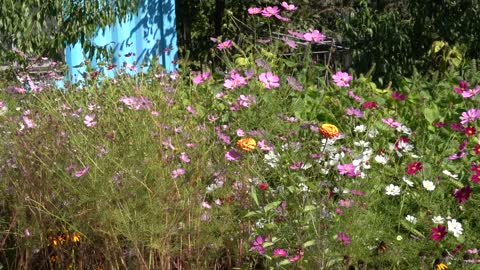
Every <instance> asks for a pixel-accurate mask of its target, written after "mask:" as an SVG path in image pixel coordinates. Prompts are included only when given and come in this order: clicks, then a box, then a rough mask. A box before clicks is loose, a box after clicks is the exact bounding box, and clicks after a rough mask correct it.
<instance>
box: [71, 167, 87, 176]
mask: <svg viewBox="0 0 480 270" xmlns="http://www.w3.org/2000/svg"><path fill="white" fill-rule="evenodd" d="M89 170H90V167H89V166H85V167H83V168H82V169H80V170H78V171H76V172H75V173H74V174H73V175H74V176H75V177H77V178H80V177H82V176H83V175H84V174H85V173H87V172H88V171H89Z"/></svg>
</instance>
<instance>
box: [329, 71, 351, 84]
mask: <svg viewBox="0 0 480 270" xmlns="http://www.w3.org/2000/svg"><path fill="white" fill-rule="evenodd" d="M332 79H333V81H334V82H335V84H336V85H337V86H339V87H349V86H350V84H349V82H350V81H351V80H352V79H353V78H352V76H350V75H349V74H348V73H347V72H343V71H337V73H335V74H334V75H333V76H332Z"/></svg>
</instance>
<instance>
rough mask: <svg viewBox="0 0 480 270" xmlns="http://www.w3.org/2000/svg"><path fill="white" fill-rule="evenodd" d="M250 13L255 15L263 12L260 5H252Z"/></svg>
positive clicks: (249, 9)
mask: <svg viewBox="0 0 480 270" xmlns="http://www.w3.org/2000/svg"><path fill="white" fill-rule="evenodd" d="M247 11H248V14H250V15H254V14H260V13H262V8H260V7H251V8H248V10H247Z"/></svg>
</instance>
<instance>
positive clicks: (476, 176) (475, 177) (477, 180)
mask: <svg viewBox="0 0 480 270" xmlns="http://www.w3.org/2000/svg"><path fill="white" fill-rule="evenodd" d="M470 180H472V182H474V183H480V173H477V174H474V175H472V177H470Z"/></svg>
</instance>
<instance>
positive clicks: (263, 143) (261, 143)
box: [257, 140, 273, 151]
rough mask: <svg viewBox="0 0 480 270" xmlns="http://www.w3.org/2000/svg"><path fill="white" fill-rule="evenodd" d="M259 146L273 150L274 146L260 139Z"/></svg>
mask: <svg viewBox="0 0 480 270" xmlns="http://www.w3.org/2000/svg"><path fill="white" fill-rule="evenodd" d="M257 146H258V148H260V150H262V151H273V146H272V145H270V144H269V143H267V142H266V141H265V140H260V141H258V142H257Z"/></svg>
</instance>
